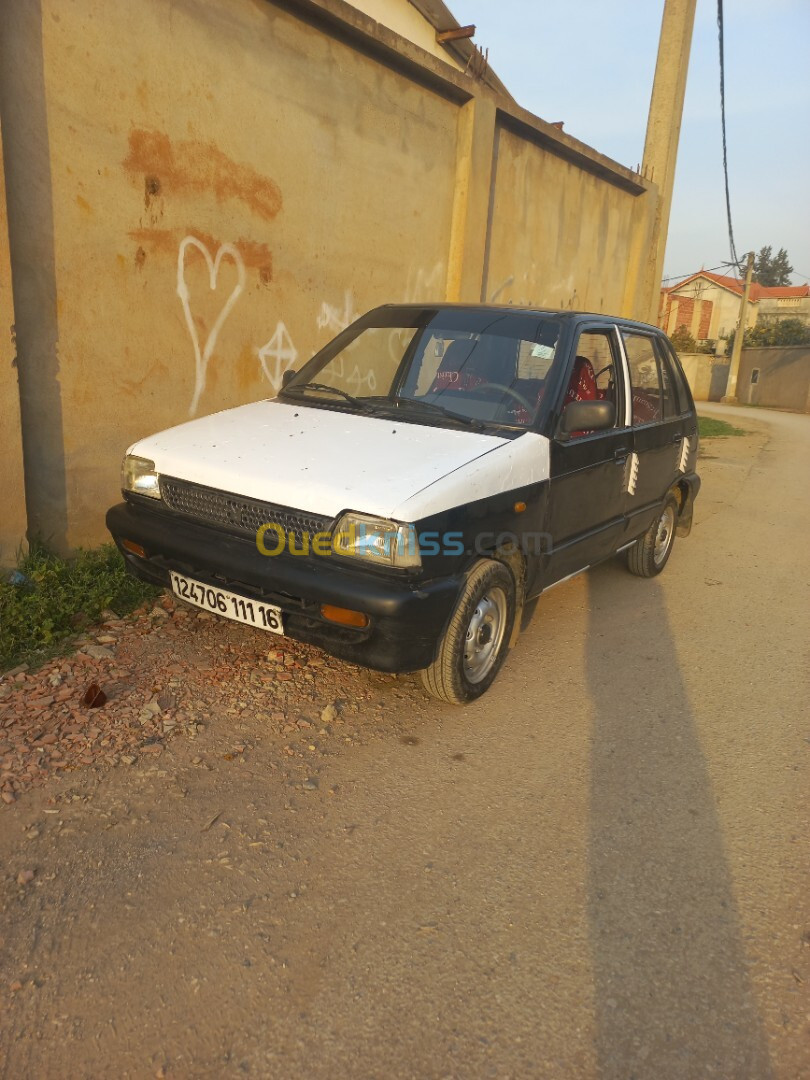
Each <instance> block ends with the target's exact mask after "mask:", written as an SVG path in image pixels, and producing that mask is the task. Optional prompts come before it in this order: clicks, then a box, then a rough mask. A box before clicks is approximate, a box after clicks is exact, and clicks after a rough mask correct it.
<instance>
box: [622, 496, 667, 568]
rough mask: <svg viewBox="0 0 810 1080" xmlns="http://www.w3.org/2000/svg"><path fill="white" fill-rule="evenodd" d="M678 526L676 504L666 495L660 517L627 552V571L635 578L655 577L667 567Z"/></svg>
mask: <svg viewBox="0 0 810 1080" xmlns="http://www.w3.org/2000/svg"><path fill="white" fill-rule="evenodd" d="M677 524H678V502H677V500H676V498H675V496H674V495H667V498H666V501H665V503H664V507H663V509H662V511H661V513H660V515H659V516H658V517H657V518H656V519H655V521H654V522H653V523H652V525H650V527H649V529H647V531H646V532H645V533H644V535H643V536H642V537H640V538H639V539H638V540H636V542H635V544H633V546H632V547H631V548H628V550H627V569H628V570H629V571H630V573H631V574H636V576H637V577H646V578H649V577H655V575H656V574H660V573H661V571H662V570H663V569H664V567H665V566H666V565H667V561H668V560H669V557H670V555H671V554H672V545H673V544H674V543H675V526H676V525H677Z"/></svg>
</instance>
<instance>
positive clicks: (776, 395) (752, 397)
mask: <svg viewBox="0 0 810 1080" xmlns="http://www.w3.org/2000/svg"><path fill="white" fill-rule="evenodd" d="M754 368H756V369H758V371H759V376H758V378H757V381H756V382H755V383H753V382H751V375H752V373H753V371H754ZM737 400H738V401H739V402H740V403H741V404H744V405H764V406H766V407H768V408H772V409H793V410H795V411H796V412H810V347H808V346H807V345H791V346H783V347H781V348H765V349H743V351H742V354H741V356H740V373H739V377H738V379H737Z"/></svg>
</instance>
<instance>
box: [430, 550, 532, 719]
mask: <svg viewBox="0 0 810 1080" xmlns="http://www.w3.org/2000/svg"><path fill="white" fill-rule="evenodd" d="M514 621H515V579H514V578H513V577H512V574H511V573H510V572H509V570H508V569H507V567H505V566H504V565H503V563H499V562H495V561H493V560H488V559H487V560H482V561H481V562H479V563H476V565H475V566H474V567H473V569H472V571H471V572H470V575H469V577H468V578H467V584H466V585H465V586H464V591H463V592H462V594H461V597H460V599H459V601H458V604H457V605H456V609H455V611H454V612H453V615H452V617H451V619H450V622H449V624H448V626H447V629H446V630H445V632H444V634H443V635H442V639H441V642H440V644H439V651H438V653H437V656H436V659H435V660H434V661H433V663H432V664H431V665H430V667H429V668H426V669H425V670H424V671H423V672H422V683H423V685H424V687H425V689H426V690H427V692H428V693H429V694H431V695H432V696H433V697H435V698H438V699H439V701H448V702H450V704H452V705H464V704H466V703H467V702H469V701H474V700H475V699H476V698H477V697H480V696H481V695H482V694H483V693H484V691H485V690H487V689H488V688H489V687H490V686H491V685H492V683H493V681H494V679H495V676H496V675H497V674H498V671H499V670H500V667H501V664H502V663H503V661H504V659H505V657H506V653H507V651H508V648H509V639H510V637H511V634H512V625H513V623H514Z"/></svg>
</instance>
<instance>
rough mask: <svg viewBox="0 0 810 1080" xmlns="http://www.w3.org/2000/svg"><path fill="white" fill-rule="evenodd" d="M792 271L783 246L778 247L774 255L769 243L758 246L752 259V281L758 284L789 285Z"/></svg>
mask: <svg viewBox="0 0 810 1080" xmlns="http://www.w3.org/2000/svg"><path fill="white" fill-rule="evenodd" d="M792 273H793V267H792V266H791V265H790V262H789V261H788V253H787V252H786V251H785V249H784V248H779V250H778V251H777V253H776V254H775V255H774V254H773V248H772V247H771V245H770V244H768V246H767V247H763V248H760V251H759V254H758V255H757V256H756V258H755V259H754V281H757V282H759V284H760V285H790V275H791V274H792Z"/></svg>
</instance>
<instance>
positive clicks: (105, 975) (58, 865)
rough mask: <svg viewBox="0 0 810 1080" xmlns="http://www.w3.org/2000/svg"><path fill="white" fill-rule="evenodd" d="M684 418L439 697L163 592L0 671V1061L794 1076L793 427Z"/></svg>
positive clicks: (359, 1074)
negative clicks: (524, 617) (655, 491)
mask: <svg viewBox="0 0 810 1080" xmlns="http://www.w3.org/2000/svg"><path fill="white" fill-rule="evenodd" d="M711 408H712V414H713V415H718V416H723V417H724V418H728V419H730V420H732V422H735V423H739V424H740V425H741V426H743V427H745V428H749V429H750V430H751V431H752V434H751V435H749V436H746V437H739V438H727V439H714V440H706V441H705V442H704V444H703V448H702V449H703V458H702V465H701V472H702V475H703V483H704V487H703V490H702V492H701V495H700V498H699V500H698V504H697V511H696V525H695V529H694V530H693V534H692V536H691V537H690V538H689V539H687V540H679V541H678V542H677V544H676V548H675V552H674V554H673V557H672V559H671V561H670V564H669V566H668V567H667V569H666V571H665V573H664V574H663V575H662V576H661V577H660V578H658V579H656V580H654V581H651V582H650V581H642V580H639V579H635V578H633V577H631V576H630V575H629V574H627V572H626V570H624V568H623V566H622V564H621V563H620V562H619V561H618V560H616V561H614V562H611V563H608V564H605V565H603V566H601V567H598V568H597V569H596V570H594V571H592V572H590V573H589V574H587V575H584V576H582V577H580V578H578V579H575V580H574V581H572V582H570V583H567V584H565V585H563V586H561V587H560V588H559V589H555V590H554V591H552V592H550V593H549V594H548V595H547V596H546V597H543V598H541V600H540V602H539V604H538V605H537V608H536V610H535V612H534V614H533V617H532V619H531V622H530V624H529V625H528V627H527V629H526V632H525V634H524V635H523V637H522V638H521V640H520V641H519V643H518V645H517V648H516V649H515V650H514V652H513V654H512V655H511V656H510V658H509V660H508V662H507V665H506V667H505V668H504V670H503V672H502V673H501V675H500V677H499V679H498V681H497V682H496V684H495V686H494V687H493V688H492V690H491V691H490V692H489V693H488V694H487V695H486V697H485V698H484V699H482V700H481V701H480V702H478V703H476V704H475V705H473V706H471V707H469V708H467V709H455V708H452V707H450V706H443V705H440V704H438V703H436V702H433V701H431V700H430V699H429V698H427V697H426V696H425V695H424V694H423V691H422V689H421V686H420V685H419V682H418V679H417V678H416V677H413V676H400V677H393V676H385V675H378V674H374V673H371V672H367V671H364V670H361V669H357V668H353V667H351V666H349V665H346V664H342V663H340V662H338V661H335V660H332V659H331V658H329V657H327V656H325V655H324V654H322V653H319V652H318V651H317V650H316V649H311V648H308V647H305V646H301V645H298V644H296V643H294V642H291V641H288V640H286V639H283V638H277V637H275V636H271V635H269V634H262V633H261V632H259V631H252V630H249V629H247V628H245V627H241V626H237V625H235V624H231V623H226V622H222V621H219V620H216V619H213V618H208V617H204V616H202V617H201V615H199V614H197V613H196V612H194V611H192V610H190V609H187V608H175V606H174V604H173V603H172V601H171V600H170V599H168V598H166V599H165V600H163V601H161V602H160V603H159V604H157V605H155V606H154V607H153V608H152V609H151V610H147V611H145V612H144V613H142V614H141V615H139V616H137V617H133V618H132V619H129V620H116V619H112V618H111V619H110V620H108V622H107V623H106V624H105V625H104V626H103V627H100V628H99V630H98V633H97V634H95V635H93V637H92V638H89V639H87V640H85V641H84V642H82V643H80V644H81V647H82V650H83V651H81V652H78V653H76V654H75V655H72V656H70V657H67V658H65V659H62V660H58V661H53V662H51V663H50V664H48V665H46V666H45V667H43V668H42V669H40V670H39V671H36V672H34V673H31V672H28V671H23V672H19V673H17V674H16V675H14V676H6V678H4V679H3V680H2V681H0V763H1V764H2V769H3V771H2V774H1V775H0V792H2V794H3V796H4V799H3V804H2V805H0V867H2V874H1V875H0V905H1V909H0V910H1V912H2V913H1V914H0V1076H3V1077H15V1078H16V1077H37V1078H50V1077H54V1078H73V1077H76V1078H80V1077H81V1078H85V1077H88V1078H96V1077H105V1078H106V1077H110V1076H116V1077H170V1078H180V1077H195V1078H196V1077H212V1078H213V1077H229V1076H243V1075H248V1076H262V1077H265V1076H267V1077H274V1078H286V1077H290V1078H293V1077H296V1078H297V1077H300V1076H308V1077H314V1078H319V1077H323V1078H330V1080H334V1078H343V1077H347V1078H352V1080H355V1078H356V1080H365V1078H380V1080H383V1078H386V1080H389V1078H394V1077H396V1078H410V1077H414V1078H417V1077H418V1078H423V1077H424V1078H433V1077H435V1078H437V1080H438V1078H454V1080H455V1078H458V1080H463V1078H478V1077H498V1078H500V1077H504V1078H505V1077H514V1078H523V1077H542V1078H546V1077H549V1078H561V1080H562V1078H571V1077H574V1078H580V1077H582V1078H597V1077H600V1078H611V1080H612V1078H615V1080H620V1078H621V1080H629V1078H631V1077H634V1078H636V1080H647V1078H650V1080H653V1078H655V1080H669V1078H684V1080H695V1078H698V1077H700V1078H703V1077H718V1078H722V1080H736V1078H738V1077H739V1078H742V1077H745V1078H766V1077H775V1078H780V1080H781V1078H785V1080H787V1078H791V1080H793V1078H796V1080H798V1078H802V1077H806V1076H808V1075H810V1050H809V1049H808V1034H810V996H808V992H807V991H808V985H810V912H809V911H808V907H810V905H809V904H808V901H807V896H808V895H810V890H809V889H808V873H807V869H808V860H807V836H808V813H807V791H808V783H807V780H808V769H807V759H808V751H810V738H809V737H808V735H809V734H810V733H808V730H807V717H806V712H807V709H806V701H807V690H808V685H807V670H808V668H807V656H806V645H807V640H808V628H809V627H808V621H809V620H808V612H809V611H810V605H808V599H810V598H809V597H808V591H809V590H808V585H809V584H810V573H809V572H808V562H807V554H806V552H807V543H806V537H807V535H808V526H810V521H808V516H809V515H808V504H807V499H806V488H807V479H808V476H810V468H809V466H810V417H802V416H793V415H791V414H782V413H772V412H766V411H765V410H756V411H753V410H742V409H740V410H730V409H726V408H723V407H715V406H712V407H711ZM706 411H708V410H706ZM90 681H96V682H98V683H99V685H100V686H101V687H102V689H104V690H105V692H106V693H107V695H108V698H109V700H108V702H107V704H105V705H104V706H103V707H101V708H97V709H88V708H86V707H85V706H83V705H81V703H80V694H81V691H82V690H83V689H84V687H85V686H86V685H87V683H88V682H90Z"/></svg>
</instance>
